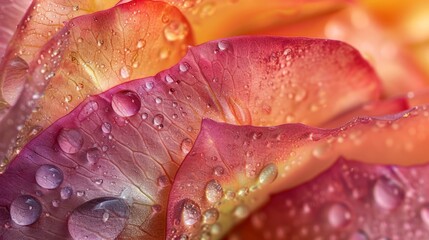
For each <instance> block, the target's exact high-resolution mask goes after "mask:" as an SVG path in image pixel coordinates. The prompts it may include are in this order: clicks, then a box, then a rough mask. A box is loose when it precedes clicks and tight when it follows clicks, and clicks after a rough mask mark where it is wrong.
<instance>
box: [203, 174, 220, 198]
mask: <svg viewBox="0 0 429 240" xmlns="http://www.w3.org/2000/svg"><path fill="white" fill-rule="evenodd" d="M205 193H206V198H207V200H208V201H209V202H211V203H217V202H219V201H220V200H221V199H222V197H223V188H222V186H221V185H220V183H219V182H218V181H216V180H214V179H213V180H210V181H209V182H208V183H207V185H206V190H205Z"/></svg>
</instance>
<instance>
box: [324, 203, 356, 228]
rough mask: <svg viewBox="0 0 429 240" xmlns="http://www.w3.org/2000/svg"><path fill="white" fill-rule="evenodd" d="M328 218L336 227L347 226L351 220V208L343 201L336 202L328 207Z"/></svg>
mask: <svg viewBox="0 0 429 240" xmlns="http://www.w3.org/2000/svg"><path fill="white" fill-rule="evenodd" d="M327 218H328V222H329V224H331V226H332V227H334V228H340V227H344V226H346V225H347V224H348V223H349V222H350V220H351V213H350V210H349V208H348V207H347V206H346V205H344V204H341V203H334V204H332V205H331V206H329V207H328V211H327Z"/></svg>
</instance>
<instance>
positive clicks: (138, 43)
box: [137, 39, 146, 49]
mask: <svg viewBox="0 0 429 240" xmlns="http://www.w3.org/2000/svg"><path fill="white" fill-rule="evenodd" d="M144 46H146V41H145V40H144V39H140V40H138V41H137V48H138V49H140V48H143V47H144Z"/></svg>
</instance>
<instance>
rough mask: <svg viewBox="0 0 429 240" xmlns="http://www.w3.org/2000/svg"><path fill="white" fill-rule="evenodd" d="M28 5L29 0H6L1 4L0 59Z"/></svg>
mask: <svg viewBox="0 0 429 240" xmlns="http://www.w3.org/2000/svg"><path fill="white" fill-rule="evenodd" d="M30 3H31V1H30V0H23V1H14V0H7V1H4V2H2V5H1V6H0V21H1V22H2V26H1V28H0V58H2V57H3V54H4V52H5V50H6V47H7V44H8V43H9V40H10V39H11V38H12V35H13V34H14V33H15V30H16V25H18V23H19V21H20V20H21V18H22V16H23V15H24V13H25V11H26V10H27V8H28V6H29V5H30Z"/></svg>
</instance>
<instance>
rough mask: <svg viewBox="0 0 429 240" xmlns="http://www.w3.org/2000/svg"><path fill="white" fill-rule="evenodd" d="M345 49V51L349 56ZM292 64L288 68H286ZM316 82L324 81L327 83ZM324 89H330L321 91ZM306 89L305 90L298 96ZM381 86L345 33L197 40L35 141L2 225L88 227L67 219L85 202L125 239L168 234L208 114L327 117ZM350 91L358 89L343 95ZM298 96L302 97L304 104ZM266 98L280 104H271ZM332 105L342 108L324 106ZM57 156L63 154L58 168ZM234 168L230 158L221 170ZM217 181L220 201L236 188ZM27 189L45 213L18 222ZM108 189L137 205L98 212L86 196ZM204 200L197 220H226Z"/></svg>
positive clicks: (272, 170)
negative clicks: (174, 190) (172, 60)
mask: <svg viewBox="0 0 429 240" xmlns="http://www.w3.org/2000/svg"><path fill="white" fill-rule="evenodd" d="M267 48H269V49H267ZM285 49H287V51H286V55H287V54H292V55H291V58H290V59H289V58H288V59H289V60H291V64H289V65H287V64H286V63H285V66H283V67H282V65H281V63H282V62H283V61H288V60H286V56H285V55H283V54H284V52H285ZM273 51H274V53H275V55H274V56H273ZM277 55H279V56H277ZM271 58H273V59H274V60H273V61H274V62H272V61H271V60H270V59H271ZM279 58H280V60H279ZM340 58H341V59H342V61H341V62H340V61H337V60H338V59H340ZM276 59H277V60H278V61H280V62H277V60H276ZM309 62H311V63H312V64H317V67H315V68H314V69H312V74H311V77H309V73H308V72H307V71H304V70H308V63H309ZM283 70H287V71H288V75H282V72H283ZM338 79H344V80H343V81H338ZM314 83H319V84H318V85H317V86H318V87H317V88H316V87H315V86H314ZM267 85H268V86H267ZM282 85H284V87H282ZM350 89H353V90H354V91H353V92H350ZM274 90H275V91H276V95H275V96H276V98H274V95H272V94H273V91H274ZM318 90H319V91H320V90H323V91H325V94H326V95H325V94H322V95H317V94H316V96H313V93H314V92H317V91H318ZM339 91H344V92H342V94H339V93H338V92H339ZM267 92H270V95H268V94H266V93H267ZM296 92H300V93H302V92H304V94H301V95H300V94H298V96H299V98H298V99H296V98H295V96H296ZM307 94H308V95H307ZM260 96H266V97H267V99H261V98H260ZM270 96H272V97H273V98H270ZM290 96H293V97H290ZM377 96H378V79H377V78H376V76H375V74H374V72H373V71H372V69H371V68H370V67H369V65H368V64H367V63H366V62H365V61H364V60H363V59H362V57H361V56H360V55H359V54H358V53H357V52H356V51H355V50H354V49H352V48H350V47H349V46H348V45H346V44H343V43H340V42H336V41H326V40H312V39H301V38H293V39H287V38H270V37H258V38H248V37H244V38H234V39H224V40H222V41H216V42H210V43H207V44H204V45H201V46H197V47H192V48H190V49H189V51H188V54H187V55H186V56H185V58H184V59H183V60H182V61H180V62H179V63H178V64H177V65H175V66H173V67H172V68H171V69H168V70H166V71H163V72H160V73H159V74H157V75H156V76H155V77H150V78H145V79H140V80H136V81H131V82H128V83H124V84H122V85H118V86H117V87H114V88H112V89H110V90H109V91H107V92H105V93H102V94H100V95H95V96H92V97H89V98H88V99H87V100H85V101H84V102H83V103H82V104H81V105H79V106H78V107H77V108H76V109H74V110H73V111H72V112H71V113H70V114H69V115H67V116H66V117H64V118H62V119H60V120H58V121H57V122H55V123H54V124H52V125H51V126H50V127H49V128H47V129H46V130H45V131H43V132H42V133H40V135H39V136H38V137H37V138H35V139H34V140H33V141H31V142H30V143H29V144H28V145H27V146H26V147H25V148H24V149H23V150H22V151H21V152H20V153H19V155H18V156H17V158H16V159H15V160H14V161H13V162H12V163H11V165H10V166H9V168H8V170H7V171H6V172H5V173H4V174H3V175H1V176H0V185H1V186H4V189H5V190H4V191H2V192H1V193H0V194H1V195H0V200H1V202H0V206H2V209H4V211H3V212H5V213H4V214H3V215H4V216H3V217H2V218H0V219H3V220H2V221H3V222H2V223H1V224H0V225H1V226H3V225H4V224H6V225H7V226H10V227H8V228H2V229H1V230H2V231H3V233H2V234H3V236H4V238H5V239H16V238H19V237H26V236H32V237H35V238H44V239H58V238H70V237H71V236H75V237H76V236H78V238H79V236H80V235H74V234H75V233H76V232H78V231H77V230H72V231H73V233H72V232H70V234H71V235H70V234H69V231H71V230H70V228H69V227H70V224H71V226H73V229H75V228H74V227H79V226H80V225H79V224H75V223H76V221H75V220H73V221H72V223H70V220H69V222H68V224H67V219H70V217H69V216H70V214H72V215H73V214H75V215H77V216H78V217H77V218H76V219H79V218H81V217H83V216H88V217H95V218H96V219H95V220H94V221H92V224H93V225H91V226H88V227H87V228H86V229H87V230H88V231H93V229H100V228H98V227H97V226H105V227H106V229H109V230H108V231H107V230H106V232H108V233H109V234H117V233H118V232H120V238H124V239H141V238H145V239H159V238H162V237H164V234H165V228H164V226H165V215H166V206H167V197H168V196H167V195H168V193H169V190H170V188H171V183H172V180H173V176H174V175H175V173H176V171H177V169H178V167H179V165H180V164H181V162H182V161H183V159H184V158H185V156H186V155H187V154H191V149H192V146H193V144H194V142H195V139H196V137H197V134H198V133H199V131H200V125H201V121H202V119H203V118H211V119H214V120H216V121H224V122H228V123H234V124H244V123H252V124H257V125H267V124H276V123H283V122H286V121H287V118H286V117H281V118H277V119H273V120H269V116H274V114H275V112H279V113H281V112H282V111H292V110H293V111H296V112H297V113H298V114H297V115H296V118H295V120H296V121H306V122H309V123H312V124H315V125H320V124H322V123H323V122H324V121H327V120H328V119H331V118H332V117H334V115H336V114H338V113H339V112H341V111H344V110H345V109H349V108H352V107H354V106H355V105H356V104H359V103H363V102H365V101H368V100H370V99H373V98H376V97H377ZM277 98H278V99H277ZM340 98H341V99H344V98H346V99H349V100H350V101H346V100H345V101H338V100H339V99H340ZM319 100H323V101H322V102H319ZM314 102H317V103H320V104H322V103H323V105H318V107H319V108H317V109H314V108H313V111H312V110H311V109H312V108H311V107H310V105H311V103H314ZM280 103H282V104H283V105H281V104H280ZM297 104H298V105H300V106H302V109H301V108H300V109H301V111H298V109H299V108H298V105H297ZM261 106H268V107H270V108H271V109H272V110H271V111H268V112H266V111H261V108H262V107H261ZM325 108H326V109H328V108H329V109H331V110H332V111H329V112H328V111H324V112H323V113H322V110H323V109H325ZM264 109H268V108H267V107H264V108H262V110H264ZM319 110H320V111H319ZM270 114H271V115H270ZM265 116H267V117H265ZM261 137H263V136H261V135H259V133H255V134H254V135H252V138H254V139H256V140H257V139H259V138H261ZM46 165H48V166H46ZM51 165H53V166H55V168H54V169H53V170H52V167H51ZM42 166H45V167H43V168H42V170H39V169H41V167H42ZM264 167H265V170H264V174H263V175H262V177H260V180H259V181H260V184H262V185H266V184H270V182H272V181H274V179H275V178H276V172H279V170H276V167H277V166H274V165H267V166H264ZM250 170H252V169H250ZM225 171H226V169H224V168H218V169H217V170H216V174H219V175H222V174H224V173H225ZM60 173H62V174H60ZM36 176H37V177H36ZM10 179H13V180H14V181H10ZM37 179H39V180H37ZM61 179H62V181H60V180H61ZM206 191H207V195H208V196H209V199H210V201H211V202H217V201H218V199H220V198H222V197H223V196H226V195H227V194H228V193H227V192H225V191H223V190H222V189H221V188H220V187H219V182H216V181H212V182H211V183H210V185H208V186H207V189H206ZM21 195H30V196H32V197H34V198H35V199H37V200H38V201H40V203H41V205H42V214H41V215H40V217H39V218H38V220H37V221H36V222H35V223H34V224H31V225H29V226H27V228H25V229H22V228H20V227H19V226H16V225H14V224H8V223H11V221H10V219H9V214H8V213H7V211H8V208H9V206H10V204H11V202H12V201H14V199H16V198H17V197H19V196H21ZM100 198H103V199H101V200H100V201H101V202H104V200H105V199H104V198H114V199H116V200H117V199H122V200H123V201H124V202H125V204H126V206H127V208H125V207H123V206H124V204H122V202H121V203H120V204H119V208H120V209H119V210H118V209H117V210H115V211H116V212H115V211H114V212H113V213H111V214H110V213H109V216H107V215H106V214H104V212H96V213H93V214H89V213H86V212H87V211H89V210H88V209H92V208H93V205H94V204H93V203H91V204H88V205H85V204H86V203H88V201H91V200H93V199H100ZM116 200H115V201H116ZM118 201H119V200H118ZM198 204H199V202H198V201H197V200H191V199H189V200H184V201H183V202H182V205H183V207H184V209H186V211H185V212H184V213H183V217H184V218H185V219H186V221H185V222H186V224H187V225H189V226H193V225H195V224H196V223H198V222H199V221H200V220H201V219H206V220H205V221H207V222H214V221H216V219H217V214H218V213H217V212H216V209H212V210H211V211H209V212H202V211H199V210H198ZM82 206H83V207H82ZM81 208H82V209H81ZM76 209H80V210H76ZM115 209H116V208H115ZM121 209H122V210H121ZM124 209H129V212H130V214H129V216H127V217H126V218H127V220H126V224H125V225H124V226H125V228H124V229H120V230H121V231H120V230H118V229H117V228H115V227H113V226H112V225H115V224H113V223H115V222H121V224H122V221H123V220H124V218H125V217H113V216H126V215H127V214H122V215H121V214H119V213H123V212H125V210H124ZM109 211H110V210H109ZM109 211H107V212H109ZM112 211H113V210H112ZM118 212H119V213H118ZM84 213H85V214H84ZM236 214H237V215H238V216H241V217H245V216H246V215H247V214H249V212H248V209H247V208H246V207H241V208H237V211H236ZM110 216H112V217H110ZM86 220H87V219H85V221H82V222H88V221H86ZM110 220H112V221H110ZM100 221H101V222H100ZM90 222H91V221H90ZM103 224H104V225H103ZM118 226H119V225H118ZM121 226H122V225H121ZM91 229H92V230H91ZM88 234H90V233H88ZM96 235H97V234H96ZM94 236H95V235H94ZM109 236H110V235H109Z"/></svg>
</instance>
